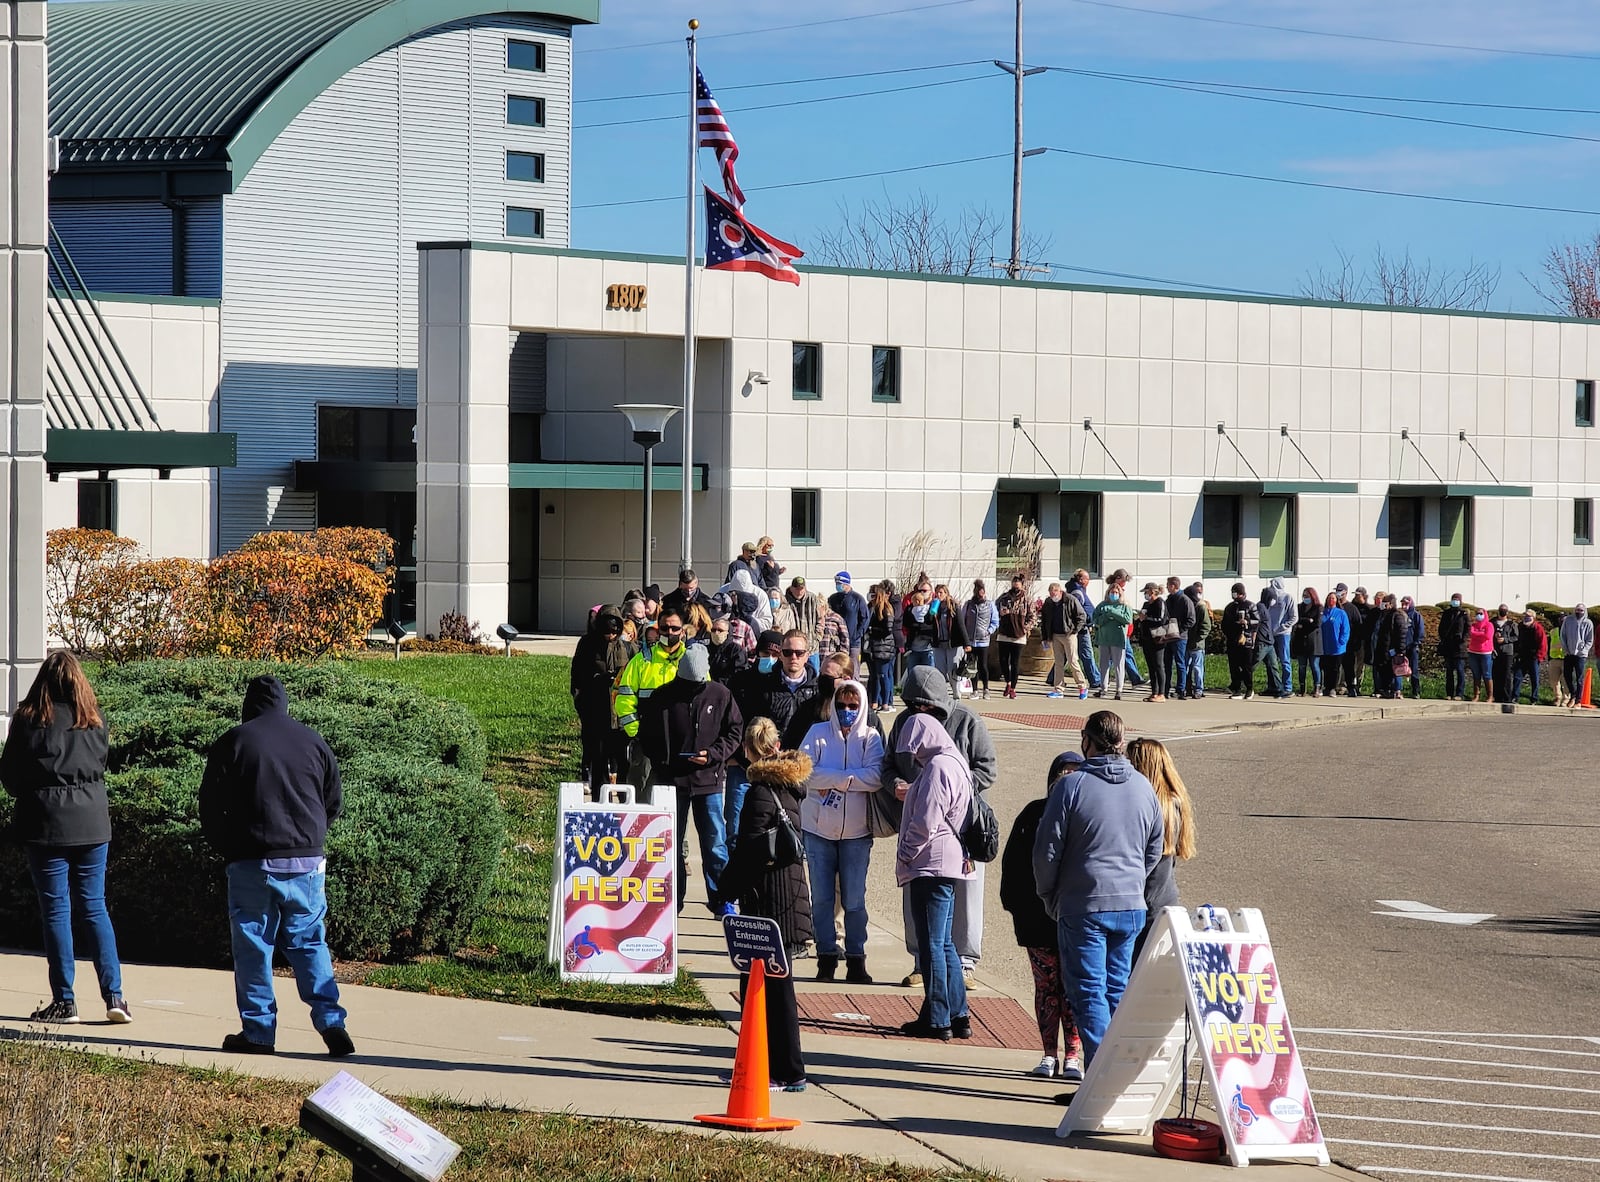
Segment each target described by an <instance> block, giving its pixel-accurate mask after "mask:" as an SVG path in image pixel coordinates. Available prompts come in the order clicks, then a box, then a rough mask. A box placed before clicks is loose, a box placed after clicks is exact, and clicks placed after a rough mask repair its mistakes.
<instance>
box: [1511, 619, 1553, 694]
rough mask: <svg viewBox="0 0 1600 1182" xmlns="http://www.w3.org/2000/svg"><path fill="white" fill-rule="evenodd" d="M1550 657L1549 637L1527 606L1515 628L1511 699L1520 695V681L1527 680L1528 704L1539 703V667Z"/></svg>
mask: <svg viewBox="0 0 1600 1182" xmlns="http://www.w3.org/2000/svg"><path fill="white" fill-rule="evenodd" d="M1549 659H1550V637H1549V634H1548V633H1546V632H1545V629H1544V625H1543V624H1542V623H1540V622H1539V617H1538V616H1537V615H1535V614H1534V612H1533V609H1532V608H1529V609H1528V610H1527V611H1524V612H1523V613H1522V623H1521V625H1519V626H1518V628H1517V661H1516V671H1515V672H1514V673H1513V674H1512V675H1511V700H1512V701H1513V702H1515V701H1517V700H1518V699H1519V698H1521V697H1522V683H1523V681H1524V680H1526V681H1527V682H1528V705H1530V706H1537V705H1538V704H1539V667H1540V666H1541V665H1543V664H1544V662H1545V661H1548V660H1549Z"/></svg>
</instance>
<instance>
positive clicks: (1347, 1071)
mask: <svg viewBox="0 0 1600 1182" xmlns="http://www.w3.org/2000/svg"><path fill="white" fill-rule="evenodd" d="M1305 1069H1306V1070H1307V1071H1315V1072H1319V1073H1322V1074H1328V1075H1375V1076H1377V1077H1378V1078H1380V1079H1420V1080H1426V1081H1428V1082H1429V1083H1452V1084H1463V1085H1467V1086H1476V1087H1480V1088H1519V1089H1526V1090H1528V1091H1530V1092H1578V1093H1581V1094H1583V1095H1585V1096H1600V1088H1569V1087H1563V1086H1562V1085H1561V1084H1545V1083H1506V1082H1504V1081H1503V1080H1497V1079H1460V1078H1458V1077H1456V1076H1454V1075H1406V1074H1404V1073H1403V1072H1398V1071H1363V1070H1361V1069H1360V1068H1359V1067H1324V1066H1323V1065H1322V1064H1320V1063H1307V1064H1306V1065H1305Z"/></svg>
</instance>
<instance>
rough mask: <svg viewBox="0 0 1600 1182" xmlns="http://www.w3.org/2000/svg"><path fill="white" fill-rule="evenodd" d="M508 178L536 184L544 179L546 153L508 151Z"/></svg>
mask: <svg viewBox="0 0 1600 1182" xmlns="http://www.w3.org/2000/svg"><path fill="white" fill-rule="evenodd" d="M506 180H508V181H528V182H531V183H535V184H537V183H538V182H540V181H542V180H544V153H542V152H507V153H506Z"/></svg>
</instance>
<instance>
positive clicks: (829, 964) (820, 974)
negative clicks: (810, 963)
mask: <svg viewBox="0 0 1600 1182" xmlns="http://www.w3.org/2000/svg"><path fill="white" fill-rule="evenodd" d="M838 971H839V958H838V957H837V956H818V957H817V980H819V981H831V980H833V975H834V974H835V973H837V972H838Z"/></svg>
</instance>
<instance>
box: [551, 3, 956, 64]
mask: <svg viewBox="0 0 1600 1182" xmlns="http://www.w3.org/2000/svg"><path fill="white" fill-rule="evenodd" d="M976 3H977V0H943V2H942V3H939V4H916V5H913V6H911V7H910V8H887V9H884V10H883V11H881V12H860V13H856V14H855V15H853V16H833V17H828V18H826V19H824V20H816V21H802V22H800V23H799V24H794V25H767V26H766V27H764V28H760V29H736V30H734V31H733V32H731V33H701V34H699V37H700V40H702V41H720V40H722V39H724V38H727V37H755V36H759V35H760V34H762V33H788V32H792V31H793V30H795V29H815V28H820V27H821V26H823V25H842V24H847V23H849V22H851V21H869V20H874V19H876V18H877V17H880V16H905V15H906V14H907V13H912V12H932V11H933V10H934V9H937V8H960V7H961V6H963V5H966V4H976ZM681 43H682V41H681V38H678V39H674V40H670V41H635V42H633V43H632V44H630V45H597V46H595V47H594V48H592V49H580V50H578V52H579V53H617V52H620V51H621V50H624V49H656V48H659V47H660V46H663V45H679V44H681Z"/></svg>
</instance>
